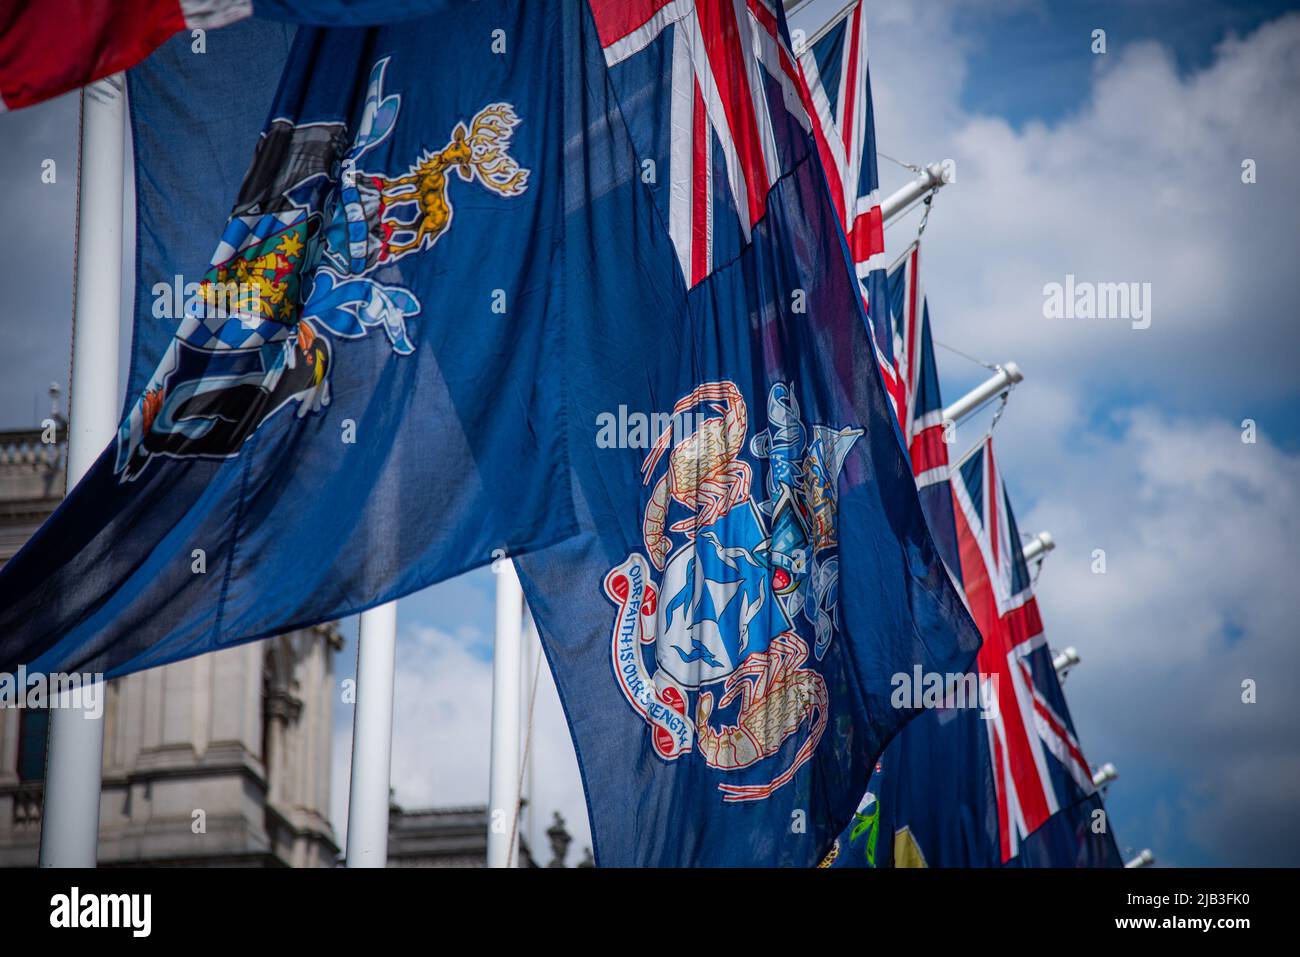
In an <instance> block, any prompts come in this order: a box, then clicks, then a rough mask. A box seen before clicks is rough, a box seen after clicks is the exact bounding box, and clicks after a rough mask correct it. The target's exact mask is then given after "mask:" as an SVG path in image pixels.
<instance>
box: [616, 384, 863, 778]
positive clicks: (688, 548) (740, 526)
mask: <svg viewBox="0 0 1300 957" xmlns="http://www.w3.org/2000/svg"><path fill="white" fill-rule="evenodd" d="M701 406H704V407H706V408H707V409H708V410H709V411H710V412H711V413H713V414H711V415H708V416H707V417H704V418H702V419H698V420H696V425H695V428H694V430H693V431H690V432H689V433H687V434H686V435H685V436H682V435H681V434H680V432H679V431H678V430H677V429H675V428H674V425H676V424H679V423H680V422H681V421H682V420H681V418H680V417H681V416H683V414H684V413H689V412H691V411H692V410H695V409H697V408H699V407H701ZM669 420H670V421H669V423H668V425H667V426H666V427H665V428H664V429H663V431H662V432H661V433H660V434H659V436H658V437H657V438H656V440H655V442H654V444H653V445H652V446H651V448H650V451H649V453H648V454H647V456H646V459H645V462H644V464H643V466H642V469H641V475H642V484H643V485H650V484H651V482H652V481H653V482H654V485H653V490H652V491H651V493H650V497H649V500H648V502H647V503H646V506H645V510H644V513H643V516H642V538H643V544H644V553H642V552H639V551H634V552H633V553H632V554H631V555H629V556H628V558H627V560H626V561H625V562H623V563H622V564H621V565H619V566H617V567H615V568H614V569H612V570H611V571H610V572H609V573H608V574H607V576H606V578H605V582H604V590H605V594H606V597H608V598H609V599H610V601H612V602H613V603H614V604H615V606H616V607H617V608H618V614H617V617H616V619H615V626H614V630H613V636H612V637H613V643H612V648H611V653H612V664H613V666H614V674H615V676H616V679H617V680H618V682H619V684H620V687H621V689H622V691H623V694H624V696H625V698H626V699H627V701H628V704H629V705H631V707H632V708H633V709H634V710H635V711H636V712H637V713H638V714H640V715H641V717H642V718H643V719H644V720H645V721H646V723H647V724H648V725H649V727H650V728H651V731H652V734H653V738H652V743H653V744H654V748H655V752H656V754H657V755H658V756H659V757H660V758H661V759H663V760H665V761H676V760H679V759H681V758H682V757H683V756H685V755H689V754H692V753H695V754H698V755H699V756H700V758H701V759H702V760H703V761H704V763H705V765H707V766H708V767H709V768H711V769H713V770H715V771H720V772H724V773H726V774H731V773H733V772H734V773H736V774H739V775H742V777H741V778H740V780H739V781H737V780H735V779H734V778H733V779H731V780H726V781H723V782H722V783H719V784H718V790H719V791H720V792H721V793H722V795H723V797H722V800H723V801H724V802H727V803H732V802H741V801H757V800H763V799H765V798H768V797H770V796H771V795H772V794H773V793H774V792H775V791H776V790H777V789H779V788H781V787H782V786H784V785H785V784H788V783H789V782H790V781H792V780H793V779H794V776H795V774H796V773H797V772H798V771H799V769H800V768H801V767H803V766H804V764H806V763H807V762H808V761H809V759H811V758H812V756H813V754H814V753H815V752H816V750H817V747H818V745H819V744H820V742H821V740H822V738H823V736H824V733H825V730H826V726H827V723H828V721H829V716H830V695H829V692H828V690H827V685H826V680H825V679H824V678H823V677H822V675H821V674H820V672H819V671H818V670H817V669H816V668H815V667H812V666H811V665H810V664H809V661H810V658H812V657H813V652H812V651H811V650H810V646H811V645H812V644H814V641H813V639H812V638H808V639H806V638H805V637H804V636H803V635H801V634H800V623H801V622H805V623H806V626H805V627H806V628H807V630H808V631H809V632H811V633H814V634H815V643H816V644H817V651H816V657H818V658H820V657H821V652H822V651H823V650H824V647H825V643H826V642H827V641H829V637H830V635H831V633H832V632H833V630H834V628H835V625H834V613H835V602H836V594H837V592H836V589H835V587H834V584H835V580H836V579H837V577H838V575H837V574H836V562H835V553H834V549H835V542H836V536H835V515H836V510H835V505H836V496H837V482H838V477H839V472H840V469H841V467H842V465H843V462H844V459H845V456H846V455H847V453H848V451H849V449H850V448H851V447H852V445H853V443H854V441H855V440H856V439H857V438H858V437H859V436H860V435H862V430H861V429H839V430H837V429H829V428H827V427H825V426H820V425H810V426H805V425H804V424H803V422H802V421H801V419H800V414H799V407H798V403H797V402H796V401H795V399H794V393H793V390H792V388H791V386H790V385H789V384H787V383H776V384H774V385H773V387H772V390H771V394H770V395H769V401H768V428H767V430H766V431H764V432H762V433H760V434H759V435H758V436H756V437H755V438H754V440H753V442H752V443H750V444H748V445H747V439H748V432H749V414H748V410H747V407H746V403H745V398H744V396H743V395H742V393H741V392H740V389H739V388H738V387H737V386H736V384H735V383H734V382H731V381H728V380H725V379H724V380H718V381H713V382H705V383H701V384H700V385H698V386H696V387H695V388H694V389H692V390H691V391H690V392H689V393H687V394H686V395H684V396H682V397H681V398H680V399H679V400H678V401H677V403H676V404H675V405H674V406H673V410H672V415H671V416H670V417H669ZM686 421H690V419H689V417H688V418H687V420H686ZM674 438H676V444H675V445H674V446H673V447H672V448H671V450H670V448H669V446H670V443H671V442H672V441H673V439H674ZM747 451H748V452H749V453H750V454H751V455H753V456H754V458H755V459H757V460H758V461H760V462H763V463H765V464H766V466H767V468H766V469H765V471H766V472H767V473H768V474H767V475H766V476H765V479H766V480H765V481H764V482H763V484H762V485H761V486H760V487H761V488H763V489H764V490H765V491H766V492H767V496H766V498H765V500H764V501H762V502H755V501H754V499H753V497H752V496H751V491H752V489H753V487H754V472H753V466H752V465H751V464H750V462H749V461H747V460H746V452H747ZM665 465H666V467H665ZM656 475H658V479H657V480H656V479H655V476H656ZM674 510H679V511H686V512H687V513H688V514H686V515H684V516H683V517H681V518H679V519H677V520H676V521H673V518H674V517H675V516H673V515H672V514H671V513H672V512H673V511H674ZM806 593H807V600H805V598H806ZM800 736H801V737H800ZM792 738H793V739H795V740H796V741H797V742H798V745H797V747H795V746H794V745H793V744H791V745H790V746H789V747H787V744H788V743H789V742H791V739H792ZM783 755H784V758H783V757H782V756H783ZM778 761H780V762H782V765H783V766H782V767H781V768H780V769H779V770H777V771H776V772H775V773H774V774H771V775H768V774H764V773H763V772H762V770H761V768H763V767H765V766H766V765H767V763H769V762H771V763H775V762H778ZM755 777H757V778H758V780H757V782H755V780H754V779H755Z"/></svg>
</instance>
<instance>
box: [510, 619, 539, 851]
mask: <svg viewBox="0 0 1300 957" xmlns="http://www.w3.org/2000/svg"><path fill="white" fill-rule="evenodd" d="M529 615H530V616H531V615H532V612H529ZM535 629H536V622H535V620H534V625H533V629H530V630H535ZM539 640H540V637H539ZM534 658H535V659H536V660H535V662H534V664H533V687H532V690H531V691H530V692H529V694H528V720H527V722H525V724H524V729H525V730H524V757H523V760H522V761H520V762H519V789H518V790H517V791H516V792H515V793H516V794H523V793H524V777H525V776H526V774H527V770H528V761H529V760H530V758H531V755H532V748H533V709H534V708H535V707H536V705H537V680H538V678H539V677H541V674H542V656H541V655H540V654H539V655H534ZM532 797H533V796H532V795H531V794H530V795H528V798H529V800H532ZM519 812H520V808H519V807H516V808H515V813H514V819H513V820H512V821H511V823H510V849H511V851H512V852H513V851H514V850H515V849H516V847H517V845H516V843H515V841H516V840H517V839H518V837H519V818H520V813H519ZM531 813H532V812H531V811H530V812H529V814H530V817H529V820H532V817H531Z"/></svg>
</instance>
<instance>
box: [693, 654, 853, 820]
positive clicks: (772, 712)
mask: <svg viewBox="0 0 1300 957" xmlns="http://www.w3.org/2000/svg"><path fill="white" fill-rule="evenodd" d="M807 660H808V646H807V645H806V644H805V643H804V642H803V641H802V640H801V639H800V638H799V637H798V636H797V635H794V634H792V633H790V632H785V633H784V634H781V635H778V636H777V637H776V638H775V639H773V641H772V643H771V645H769V646H768V649H767V651H756V652H754V653H753V654H752V655H750V656H749V657H747V658H746V659H745V660H744V661H743V662H742V663H741V665H740V667H739V668H737V669H736V670H735V671H733V672H732V673H731V674H730V675H728V676H727V680H726V683H725V684H724V685H723V688H724V691H723V694H722V697H721V698H720V699H718V707H719V708H725V707H726V706H727V705H729V704H731V702H732V701H734V700H735V698H736V696H737V695H739V696H740V714H739V715H737V717H736V723H735V724H734V725H726V726H724V727H721V728H714V727H712V726H711V725H710V724H709V715H711V714H712V713H713V695H712V693H710V692H708V691H702V692H700V697H699V700H698V701H697V702H696V705H695V730H696V734H697V736H698V737H697V741H698V742H699V748H700V752H701V753H702V754H703V755H704V760H705V762H706V763H707V764H708V765H709V766H710V767H714V768H719V769H720V770H723V771H734V770H737V769H739V768H747V767H749V766H750V765H752V764H755V763H757V762H758V761H761V760H763V759H764V758H769V757H771V756H772V755H774V754H776V752H777V751H778V750H780V748H781V745H782V743H784V741H785V739H786V738H788V737H789V736H790V735H792V734H794V733H795V732H796V731H798V730H799V726H800V725H802V724H803V723H804V721H806V720H807V721H811V722H812V727H811V730H810V731H809V733H808V738H807V740H805V741H804V743H803V746H802V747H800V748H799V751H798V753H797V754H796V755H795V758H794V761H793V762H791V764H790V767H788V768H786V769H785V771H783V772H781V774H779V775H778V776H777V777H775V778H773V779H772V780H771V781H769V782H768V783H767V784H759V785H734V784H723V785H720V790H722V792H723V793H724V794H725V795H726V797H725V798H724V800H727V801H752V800H757V799H759V798H765V797H767V796H768V795H770V794H771V793H772V792H773V791H775V790H776V789H777V788H779V787H781V786H782V785H783V784H786V783H787V782H789V781H790V779H791V778H793V777H794V773H795V772H796V771H797V770H799V767H800V766H801V765H802V764H803V763H804V762H805V761H807V760H808V759H809V758H810V757H812V754H813V752H814V751H815V750H817V743H818V742H819V741H820V740H821V736H822V732H823V731H825V730H826V719H827V715H828V713H829V709H830V702H829V697H828V695H827V693H826V682H825V681H824V680H823V679H822V676H821V675H819V674H818V673H817V672H816V671H813V670H812V669H811V668H804V667H802V666H803V664H804V662H806V661H807ZM814 714H815V715H816V717H815V718H814V717H813V715H814Z"/></svg>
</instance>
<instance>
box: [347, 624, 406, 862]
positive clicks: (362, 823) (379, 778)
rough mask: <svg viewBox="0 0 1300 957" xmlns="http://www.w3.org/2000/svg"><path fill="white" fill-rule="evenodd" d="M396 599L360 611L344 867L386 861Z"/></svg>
mask: <svg viewBox="0 0 1300 957" xmlns="http://www.w3.org/2000/svg"><path fill="white" fill-rule="evenodd" d="M396 660H397V602H395V601H390V602H389V603H388V604H386V605H380V606H379V607H378V608H371V609H370V610H369V611H364V612H362V613H361V626H360V629H359V631H358V635H357V700H356V705H355V708H354V711H353V716H352V781H351V787H350V789H349V792H348V850H347V866H348V867H386V866H387V865H388V804H389V799H388V793H389V786H390V781H391V771H392V755H393V676H394V668H395V666H396Z"/></svg>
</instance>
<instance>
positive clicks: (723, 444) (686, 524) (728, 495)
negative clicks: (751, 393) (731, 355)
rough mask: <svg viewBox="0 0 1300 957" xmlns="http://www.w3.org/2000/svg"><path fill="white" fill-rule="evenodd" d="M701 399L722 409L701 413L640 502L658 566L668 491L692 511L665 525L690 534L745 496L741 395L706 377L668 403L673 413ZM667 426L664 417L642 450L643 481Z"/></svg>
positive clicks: (664, 553)
mask: <svg viewBox="0 0 1300 957" xmlns="http://www.w3.org/2000/svg"><path fill="white" fill-rule="evenodd" d="M700 402H708V403H709V407H710V408H711V409H713V411H715V412H719V413H721V415H719V416H715V417H712V418H708V419H705V420H704V421H703V422H702V423H700V426H699V428H698V429H696V430H695V431H694V432H692V433H691V434H690V436H689V437H688V438H687V439H686V440H685V441H684V442H682V443H681V444H680V445H678V446H677V448H675V449H673V451H672V453H671V454H670V455H669V456H668V471H667V472H666V473H665V474H664V476H663V478H661V479H660V480H659V482H658V484H657V485H655V489H654V491H653V492H652V493H651V495H650V501H649V503H648V504H647V505H646V508H645V520H644V522H643V523H642V532H643V533H644V536H645V547H646V551H647V552H649V553H650V560H651V561H652V562H654V565H655V568H658V569H659V570H660V571H662V570H663V567H664V562H665V561H666V560H667V558H668V552H669V550H670V549H671V548H672V543H671V542H670V541H669V540H668V536H666V535H665V534H664V523H665V522H666V521H667V518H668V505H669V497H670V496H671V498H672V499H673V500H674V501H677V502H680V503H681V504H682V505H685V506H686V507H687V508H689V509H691V511H693V512H694V513H695V514H694V515H692V516H691V517H690V518H687V519H683V520H682V521H680V522H676V523H674V524H673V525H671V526H669V531H673V532H685V533H686V535H687V537H689V538H694V537H695V532H696V530H697V529H700V528H705V527H707V526H709V525H712V524H713V523H714V522H715V521H717V520H718V519H719V518H721V517H722V516H723V515H725V514H727V512H729V511H731V509H732V507H733V506H735V505H738V504H739V503H741V502H743V501H745V499H747V498H749V484H750V480H751V477H752V475H751V472H750V468H749V465H748V463H746V462H745V461H743V460H742V459H739V458H737V456H739V455H740V450H741V449H742V448H743V447H744V444H745V432H746V430H747V429H748V428H749V413H748V412H747V411H746V409H745V397H744V396H742V395H741V394H740V390H739V389H737V388H736V387H735V385H734V384H732V383H730V382H725V381H724V382H706V383H705V384H703V385H700V386H697V387H696V388H695V389H694V391H692V392H691V393H690V394H689V395H687V396H685V397H684V398H682V399H681V400H680V401H678V403H677V404H676V405H675V406H673V416H674V417H676V416H677V415H680V414H681V413H682V412H686V411H688V410H690V409H691V408H692V407H693V406H695V405H696V404H698V403H700ZM672 432H673V426H672V423H671V422H669V424H668V427H667V428H665V429H664V431H663V433H662V434H661V435H660V436H659V438H658V439H656V440H655V444H654V446H653V447H652V448H651V450H650V454H649V455H648V456H646V460H645V465H643V466H642V468H641V475H642V476H643V477H644V481H645V482H647V483H648V482H649V481H650V475H651V473H652V472H653V471H654V468H655V466H656V465H657V464H658V463H659V459H660V458H662V457H663V454H664V452H665V450H667V448H668V443H669V441H670V440H671V438H672Z"/></svg>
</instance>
